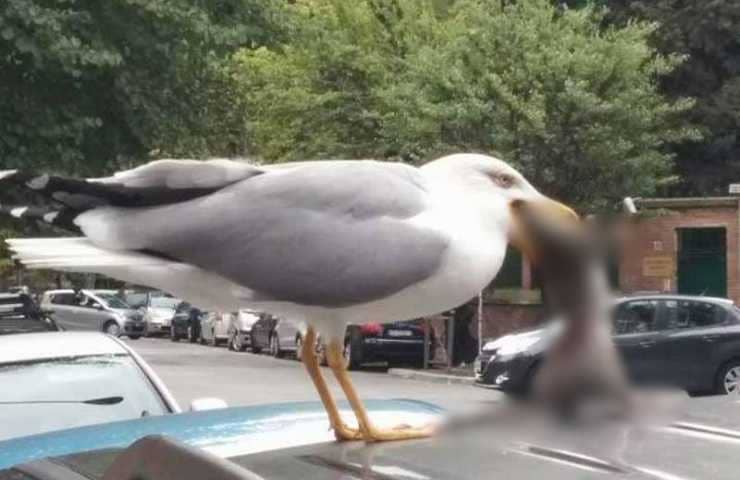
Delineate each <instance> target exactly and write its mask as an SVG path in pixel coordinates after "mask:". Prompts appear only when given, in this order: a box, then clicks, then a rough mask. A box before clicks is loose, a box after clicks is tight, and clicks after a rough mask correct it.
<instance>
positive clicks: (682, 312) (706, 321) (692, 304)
mask: <svg viewBox="0 0 740 480" xmlns="http://www.w3.org/2000/svg"><path fill="white" fill-rule="evenodd" d="M664 306H665V311H666V324H667V327H668V328H671V329H674V328H701V327H711V326H712V325H721V324H723V323H724V322H725V319H726V318H727V312H726V311H725V309H724V308H722V307H720V306H719V305H715V304H713V303H708V302H701V301H695V300H666V301H665V303H664Z"/></svg>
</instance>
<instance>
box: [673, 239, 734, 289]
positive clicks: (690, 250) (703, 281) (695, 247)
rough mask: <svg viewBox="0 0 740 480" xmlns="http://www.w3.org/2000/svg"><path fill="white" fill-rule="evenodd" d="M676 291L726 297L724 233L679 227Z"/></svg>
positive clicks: (725, 245) (725, 241) (725, 243)
mask: <svg viewBox="0 0 740 480" xmlns="http://www.w3.org/2000/svg"><path fill="white" fill-rule="evenodd" d="M678 293H683V294H687V295H707V296H714V297H726V296H727V232H726V230H725V229H724V228H679V229H678Z"/></svg>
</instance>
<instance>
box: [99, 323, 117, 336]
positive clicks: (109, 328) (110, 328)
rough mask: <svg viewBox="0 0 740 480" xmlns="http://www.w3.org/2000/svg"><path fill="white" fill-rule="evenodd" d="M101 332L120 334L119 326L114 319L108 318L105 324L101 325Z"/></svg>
mask: <svg viewBox="0 0 740 480" xmlns="http://www.w3.org/2000/svg"><path fill="white" fill-rule="evenodd" d="M103 332H104V333H107V334H108V335H113V336H114V337H118V336H120V335H121V326H120V325H118V322H116V321H114V320H108V321H107V322H106V323H105V325H103Z"/></svg>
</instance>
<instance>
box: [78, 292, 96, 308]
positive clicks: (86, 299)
mask: <svg viewBox="0 0 740 480" xmlns="http://www.w3.org/2000/svg"><path fill="white" fill-rule="evenodd" d="M96 304H97V305H100V302H98V301H97V300H95V299H94V298H92V297H90V296H88V295H85V294H81V295H80V296H79V303H78V305H79V306H80V307H84V308H93V307H94V306H95V305H96Z"/></svg>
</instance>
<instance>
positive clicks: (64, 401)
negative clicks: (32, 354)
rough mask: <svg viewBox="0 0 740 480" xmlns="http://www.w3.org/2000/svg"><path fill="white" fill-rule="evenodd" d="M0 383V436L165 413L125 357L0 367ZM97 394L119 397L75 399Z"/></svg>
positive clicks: (163, 405)
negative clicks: (106, 400) (99, 401)
mask: <svg viewBox="0 0 740 480" xmlns="http://www.w3.org/2000/svg"><path fill="white" fill-rule="evenodd" d="M0 385H4V386H5V387H4V388H2V389H0V440H5V439H8V438H13V437H18V436H25V435H33V434H37V433H43V432H49V431H53V430H60V429H65V428H72V427H80V426H84V425H92V424H97V423H106V422H113V421H117V420H128V419H134V418H139V417H143V416H148V415H163V414H165V413H168V410H167V408H166V406H165V404H164V403H163V401H162V399H161V397H160V396H159V394H158V393H157V391H156V390H155V389H154V388H153V386H152V385H151V384H150V383H149V381H148V379H147V378H146V376H145V375H144V373H143V372H142V371H141V369H140V368H139V367H138V366H137V365H136V363H135V362H134V360H133V359H132V358H131V357H129V356H128V355H96V356H85V357H76V358H63V359H53V360H44V361H36V362H24V363H16V364H6V365H0ZM10 385H12V388H8V386H10ZM101 397H108V398H112V397H120V400H118V399H117V398H116V400H115V401H113V402H112V403H110V404H97V405H96V404H85V403H80V402H83V401H86V400H88V401H89V400H93V399H99V398H101ZM31 419H32V420H31Z"/></svg>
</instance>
